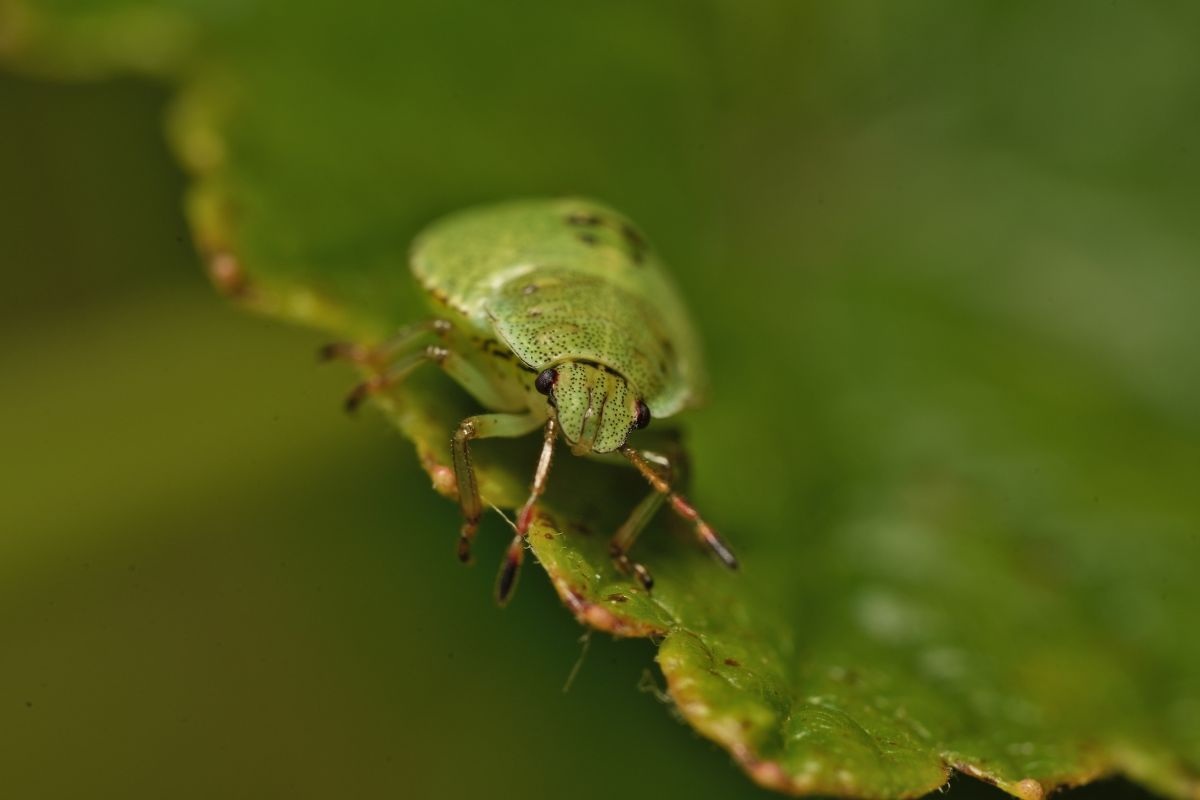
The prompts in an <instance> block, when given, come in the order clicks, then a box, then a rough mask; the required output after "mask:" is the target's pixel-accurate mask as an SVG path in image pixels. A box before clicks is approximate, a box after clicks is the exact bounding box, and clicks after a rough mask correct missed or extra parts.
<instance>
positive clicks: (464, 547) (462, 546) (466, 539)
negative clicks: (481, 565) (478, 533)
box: [456, 533, 470, 564]
mask: <svg viewBox="0 0 1200 800" xmlns="http://www.w3.org/2000/svg"><path fill="white" fill-rule="evenodd" d="M456 552H457V555H458V560H460V561H462V563H463V564H470V536H468V535H467V534H466V533H463V534H461V535H460V536H458V547H457V551H456Z"/></svg>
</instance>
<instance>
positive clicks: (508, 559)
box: [496, 535, 525, 606]
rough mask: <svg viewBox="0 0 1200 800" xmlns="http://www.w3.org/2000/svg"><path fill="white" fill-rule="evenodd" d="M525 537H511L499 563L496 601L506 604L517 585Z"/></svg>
mask: <svg viewBox="0 0 1200 800" xmlns="http://www.w3.org/2000/svg"><path fill="white" fill-rule="evenodd" d="M524 545H525V539H524V537H522V536H519V535H518V536H515V537H513V540H512V544H510V545H509V546H508V552H507V553H505V554H504V562H503V563H502V564H501V565H500V574H499V575H497V576H496V602H497V603H498V604H499V605H501V606H504V605H507V604H508V601H509V600H511V599H512V593H513V589H514V588H516V585H517V575H518V574H519V572H520V569H521V561H522V560H523V559H524V557H525V549H524Z"/></svg>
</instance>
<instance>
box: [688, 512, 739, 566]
mask: <svg viewBox="0 0 1200 800" xmlns="http://www.w3.org/2000/svg"><path fill="white" fill-rule="evenodd" d="M697 527H698V529H699V531H700V537H701V538H702V539H704V543H705V544H707V545H708V549H709V550H712V551H713V553H714V554H715V555H716V557H717V558H718V559H720V561H721V563H722V564H724V565H725V566H726V567H728V568H729V569H734V570H736V569H737V568H738V560H737V556H735V555H734V554H733V551H732V550H730V549H729V545H727V544H725V542H724V540H722V539H721V537H720V536H718V535H717V532H716V531H714V530H713V529H712V528H710V527H708V525H707V524H705V523H700V524H699V525H698V526H697Z"/></svg>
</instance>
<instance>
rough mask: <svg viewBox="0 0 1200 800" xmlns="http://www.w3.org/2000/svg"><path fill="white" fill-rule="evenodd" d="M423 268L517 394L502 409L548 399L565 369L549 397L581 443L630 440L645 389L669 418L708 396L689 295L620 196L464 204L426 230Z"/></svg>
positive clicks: (428, 284) (599, 445)
mask: <svg viewBox="0 0 1200 800" xmlns="http://www.w3.org/2000/svg"><path fill="white" fill-rule="evenodd" d="M412 270H413V273H414V274H415V276H416V277H417V280H418V281H419V282H420V283H421V285H422V286H423V287H424V288H425V289H426V291H428V293H429V295H430V298H431V303H432V305H433V308H434V310H435V311H436V313H438V314H439V315H440V316H442V317H449V318H451V319H452V321H453V322H454V324H455V325H456V327H457V328H458V329H459V331H460V333H462V334H465V335H466V336H467V337H468V338H469V340H470V346H469V347H468V348H465V350H466V352H465V353H464V356H465V357H467V358H469V359H472V360H473V361H475V362H476V363H477V366H479V368H480V371H481V372H483V373H485V374H486V375H488V376H489V380H490V381H491V382H492V383H493V384H494V388H495V389H496V390H497V393H498V394H500V395H502V396H503V397H504V398H505V399H506V405H507V406H508V407H506V408H502V409H498V410H505V411H515V410H523V408H518V407H519V406H523V407H527V408H529V409H530V410H537V409H545V408H546V402H545V399H544V398H542V397H540V396H537V395H535V394H534V393H533V389H532V387H533V381H534V378H535V377H536V376H537V375H538V374H539V373H540V372H541V371H543V370H545V369H547V368H550V367H554V368H556V370H557V372H558V380H557V383H556V385H555V389H554V393H553V398H552V399H553V401H554V405H555V408H556V411H557V415H558V417H559V419H560V421H561V423H562V429H563V433H564V435H565V436H566V437H567V439H568V440H569V441H570V442H571V443H572V445H573V446H574V447H575V449H576V451H577V452H580V451H583V452H587V451H592V452H598V453H604V452H609V451H612V450H614V449H616V448H617V447H620V446H621V445H622V444H623V443H624V442H625V438H626V436H627V435H628V433H629V431H630V430H631V428H632V427H633V423H634V418H635V415H636V403H637V402H638V401H639V400H641V401H643V402H644V403H645V404H646V405H647V406H648V407H649V409H650V411H651V412H652V414H653V416H654V417H655V418H661V417H667V416H670V415H672V414H675V413H677V412H678V411H680V410H682V409H684V408H687V407H689V406H692V405H695V404H696V403H697V402H698V401H699V400H700V399H701V397H702V395H703V389H704V383H705V380H704V377H703V373H702V366H701V362H700V354H699V348H698V343H697V336H696V334H695V332H694V330H693V328H692V325H691V323H690V322H689V320H688V317H687V314H686V311H685V309H684V306H683V303H682V301H681V300H680V298H679V295H678V293H677V291H676V289H675V287H674V285H673V284H672V282H671V281H670V279H669V278H668V277H667V275H666V273H665V271H664V269H663V267H662V264H661V263H660V262H659V260H658V258H657V257H656V256H655V254H654V252H653V251H652V250H651V249H650V248H649V246H648V244H647V242H646V239H645V237H644V236H643V235H642V234H641V233H640V232H639V231H638V230H637V229H636V228H635V227H634V226H633V225H632V223H630V222H629V220H627V219H626V218H625V217H623V216H622V215H620V214H618V213H617V212H615V211H613V210H612V209H610V208H607V207H605V206H603V205H600V204H598V203H595V202H592V201H589V200H583V199H576V198H565V199H554V200H523V201H515V202H509V203H504V204H500V205H495V206H489V207H485V208H480V209H471V210H467V211H464V212H460V213H457V214H454V215H452V216H450V217H447V218H445V219H443V220H441V221H440V222H437V223H435V224H434V225H433V226H431V227H430V228H429V229H428V230H427V231H426V232H425V233H423V234H422V235H421V236H420V237H419V238H418V240H417V241H416V243H415V244H414V248H413V254H412ZM581 441H582V442H583V443H584V446H582V447H580V446H579V443H580V442H581Z"/></svg>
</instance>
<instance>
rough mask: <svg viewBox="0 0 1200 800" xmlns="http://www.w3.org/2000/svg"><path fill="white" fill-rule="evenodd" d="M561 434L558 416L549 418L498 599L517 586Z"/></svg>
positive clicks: (499, 580) (498, 579) (499, 584)
mask: <svg viewBox="0 0 1200 800" xmlns="http://www.w3.org/2000/svg"><path fill="white" fill-rule="evenodd" d="M557 438H558V420H556V419H555V418H554V417H551V418H550V419H549V420H547V422H546V434H545V439H543V441H542V455H541V457H539V458H538V465H537V471H536V472H534V474H533V485H532V486H531V487H530V489H529V499H528V500H526V501H525V505H524V506H522V507H521V511H520V513H518V514H517V525H516V527H517V533H516V535H515V536H513V540H512V542H511V543H510V544H509V545H508V552H507V553H505V555H504V562H503V563H502V564H501V565H500V574H499V575H498V576H497V577H496V602H497V603H499V604H500V605H504V604H505V603H507V602H508V600H509V598H510V597H511V596H512V591H513V589H514V588H515V587H516V583H517V573H518V571H519V570H520V568H521V561H522V560H523V559H524V558H525V537H526V535H527V534H528V533H529V525H530V523H532V522H533V509H534V506H535V505H536V504H537V501H538V499H539V498H540V497H541V496H542V494H543V493H544V492H545V491H546V479H547V478H548V477H549V475H550V462H551V460H552V459H553V458H554V442H555V440H556V439H557Z"/></svg>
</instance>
